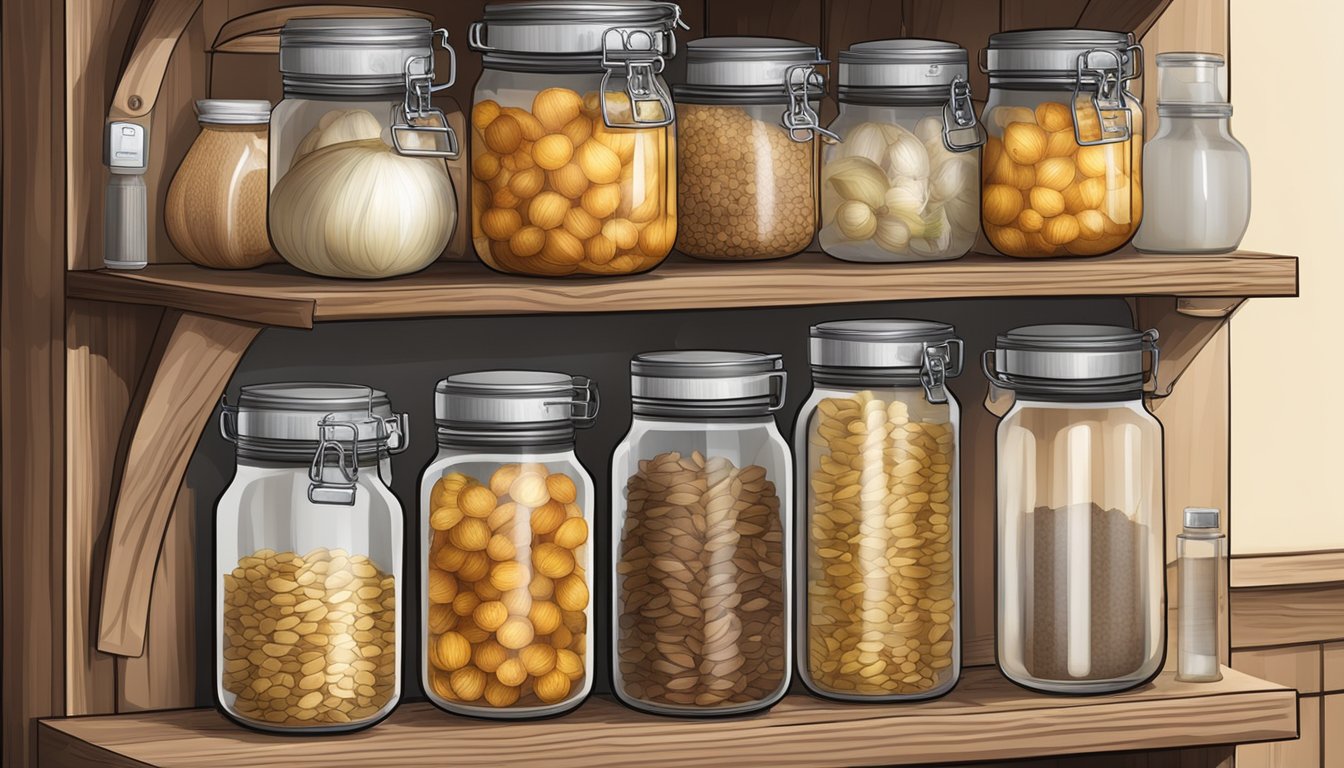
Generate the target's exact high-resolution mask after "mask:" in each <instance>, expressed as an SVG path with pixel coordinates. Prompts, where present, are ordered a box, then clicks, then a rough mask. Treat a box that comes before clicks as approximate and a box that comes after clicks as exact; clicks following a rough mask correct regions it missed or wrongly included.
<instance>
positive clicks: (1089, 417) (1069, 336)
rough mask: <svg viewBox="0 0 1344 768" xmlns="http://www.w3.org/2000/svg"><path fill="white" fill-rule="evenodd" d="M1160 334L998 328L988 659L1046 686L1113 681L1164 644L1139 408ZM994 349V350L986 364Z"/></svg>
mask: <svg viewBox="0 0 1344 768" xmlns="http://www.w3.org/2000/svg"><path fill="white" fill-rule="evenodd" d="M1156 342H1157V333H1156V331H1147V332H1140V331H1135V330H1133V329H1130V328H1123V327H1118V326H1108V325H1037V326H1027V327H1023V328H1017V329H1014V330H1012V331H1009V332H1008V333H1006V334H1003V335H1001V336H999V337H998V342H997V344H996V348H995V349H993V350H990V351H988V352H987V353H986V360H985V371H986V374H987V375H988V376H989V378H990V381H991V382H992V383H993V384H994V385H995V386H998V387H1000V388H1003V389H1006V390H1009V391H1011V392H1012V393H1013V394H1014V395H1015V400H1014V403H1013V405H1012V408H1011V409H1010V410H1009V411H1008V413H1007V414H1006V415H1005V416H1004V417H1003V420H1002V421H1001V422H1000V423H999V428H998V441H997V442H998V449H997V452H998V499H999V500H998V660H999V667H1000V668H1001V669H1002V670H1003V673H1004V675H1006V676H1007V677H1008V678H1009V679H1010V680H1013V681H1015V682H1017V683H1019V684H1021V685H1024V686H1027V687H1029V688H1036V689H1039V690H1043V691H1049V692H1054V693H1104V692H1111V691H1120V690H1124V689H1127V688H1132V687H1134V686H1137V685H1140V684H1142V683H1145V682H1147V681H1148V680H1150V679H1152V677H1153V676H1154V675H1156V674H1157V673H1158V671H1159V670H1160V669H1161V666H1162V659H1163V655H1164V653H1165V652H1166V582H1165V577H1164V574H1165V561H1164V559H1163V547H1164V543H1165V540H1166V533H1165V529H1164V527H1163V519H1162V425H1161V424H1159V423H1158V421H1157V419H1156V418H1154V417H1153V415H1152V414H1151V413H1149V412H1148V410H1147V409H1146V408H1145V407H1144V402H1143V386H1144V380H1145V365H1144V356H1145V353H1148V354H1149V355H1150V356H1151V366H1150V370H1151V371H1152V372H1153V374H1154V375H1155V374H1156V371H1157V363H1158V359H1157V346H1156ZM990 359H992V360H993V362H992V363H990Z"/></svg>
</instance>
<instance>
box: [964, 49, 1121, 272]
mask: <svg viewBox="0 0 1344 768" xmlns="http://www.w3.org/2000/svg"><path fill="white" fill-rule="evenodd" d="M1142 61H1143V49H1142V48H1141V47H1140V46H1139V45H1137V44H1136V43H1135V42H1134V37H1133V36H1132V35H1128V34H1125V33H1121V32H1101V31H1093V30H1085V29H1042V30H1025V31H1020V32H1000V33H999V34H996V35H992V36H991V37H990V38H989V48H988V49H986V51H985V58H984V63H985V71H986V72H987V73H988V74H989V101H988V102H987V103H986V104H985V110H984V117H983V122H984V123H985V127H986V129H987V130H988V132H989V140H988V141H987V142H986V144H985V157H984V163H983V170H982V175H983V179H984V184H983V186H982V189H981V208H980V210H981V219H982V221H983V223H984V228H985V235H986V237H988V238H989V242H990V243H991V244H993V246H994V248H996V249H997V250H998V251H999V253H1002V254H1004V255H1007V256H1017V257H1021V258H1044V257H1051V256H1096V255H1098V254H1103V253H1110V252H1111V251H1114V250H1116V249H1117V248H1119V247H1121V246H1122V245H1124V244H1125V243H1127V242H1129V239H1130V237H1132V236H1133V235H1134V232H1135V231H1136V230H1137V229H1138V226H1139V220H1140V219H1141V218H1142V215H1143V184H1142V178H1141V177H1142V173H1143V171H1142V169H1143V158H1142V154H1141V153H1142V149H1143V108H1142V106H1141V104H1140V102H1139V100H1138V98H1136V97H1135V96H1134V95H1133V94H1132V93H1130V92H1129V87H1128V83H1129V82H1130V81H1131V80H1133V79H1135V78H1137V77H1139V76H1140V74H1141V68H1142Z"/></svg>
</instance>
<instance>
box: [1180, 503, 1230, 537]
mask: <svg viewBox="0 0 1344 768" xmlns="http://www.w3.org/2000/svg"><path fill="white" fill-rule="evenodd" d="M1220 517H1222V513H1221V512H1219V511H1218V510H1217V509H1215V508H1213V507H1186V508H1185V511H1184V513H1183V514H1182V518H1183V519H1182V520H1181V522H1182V523H1184V525H1185V527H1186V528H1195V529H1205V530H1215V531H1216V530H1218V523H1219V518H1220Z"/></svg>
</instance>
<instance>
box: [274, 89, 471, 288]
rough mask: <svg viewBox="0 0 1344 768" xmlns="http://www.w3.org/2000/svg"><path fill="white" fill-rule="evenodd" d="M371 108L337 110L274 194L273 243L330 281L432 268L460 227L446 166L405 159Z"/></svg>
mask: <svg viewBox="0 0 1344 768" xmlns="http://www.w3.org/2000/svg"><path fill="white" fill-rule="evenodd" d="M381 136H382V126H381V125H380V124H379V123H378V120H377V119H376V118H375V117H374V116H373V115H371V114H370V113H368V112H366V111H364V110H362V109H352V110H332V111H331V112H328V113H327V114H325V115H323V117H322V119H321V120H320V121H319V122H318V125H317V127H316V128H314V129H313V130H312V131H311V132H310V133H309V134H308V135H307V136H305V137H304V139H303V140H302V141H301V142H300V143H299V146H298V148H297V149H296V150H295V152H294V157H293V159H292V161H291V164H290V167H289V171H288V172H287V173H285V175H284V176H283V177H282V178H281V179H280V180H279V181H278V182H276V184H275V188H274V190H272V192H271V221H270V226H271V239H272V240H273V241H274V243H275V247H276V249H277V250H278V251H279V252H280V255H281V256H283V257H284V258H285V260H286V261H288V262H289V263H291V264H293V265H294V266H296V267H298V268H299V269H302V270H304V271H306V272H312V273H314V274H318V275H325V276H327V277H357V278H379V277H392V276H394V275H404V274H407V273H409V272H415V271H417V270H420V269H423V268H424V267H426V266H427V265H429V263H430V262H432V261H433V260H434V259H435V258H437V257H438V255H439V254H440V253H442V252H443V249H444V248H445V247H446V246H447V245H448V238H449V237H450V236H451V235H452V233H453V225H454V224H455V223H456V220H457V206H456V204H455V202H454V196H453V185H452V182H451V181H450V180H449V178H448V168H447V166H446V165H445V164H444V162H443V160H441V159H437V158H425V157H405V156H402V155H399V154H397V153H396V152H394V151H393V149H392V147H391V146H389V145H388V144H387V143H386V142H385V141H383V139H382V138H381Z"/></svg>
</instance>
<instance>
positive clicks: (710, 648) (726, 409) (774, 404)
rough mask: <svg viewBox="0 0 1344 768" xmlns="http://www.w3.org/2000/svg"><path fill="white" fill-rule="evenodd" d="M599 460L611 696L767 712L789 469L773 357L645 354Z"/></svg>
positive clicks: (778, 690) (779, 370) (641, 702)
mask: <svg viewBox="0 0 1344 768" xmlns="http://www.w3.org/2000/svg"><path fill="white" fill-rule="evenodd" d="M630 374H631V398H632V409H633V411H634V416H633V419H632V422H631V424H630V431H629V432H628V433H627V434H626V436H625V439H624V440H622V441H621V443H620V445H619V446H617V448H616V452H615V454H614V455H613V456H612V462H611V477H612V481H611V482H612V488H611V506H612V510H611V518H612V534H611V538H612V562H613V563H614V565H615V574H614V575H613V579H612V609H613V617H612V656H613V663H614V670H613V678H612V690H613V691H614V692H615V693H616V695H617V696H618V697H619V698H620V699H621V701H622V702H624V703H626V704H628V705H629V706H631V707H634V708H635V709H640V710H644V711H646V712H654V713H658V714H668V715H683V716H701V715H726V714H742V713H746V712H754V711H758V710H761V709H765V708H767V707H769V706H771V705H772V704H774V703H775V702H777V701H779V699H780V698H781V697H782V696H783V695H784V692H785V691H786V690H787V689H788V686H789V674H790V659H789V647H790V646H789V642H790V641H789V616H790V573H791V570H790V557H791V550H792V547H791V545H790V541H789V538H790V537H789V535H788V531H789V504H790V497H791V492H792V477H793V475H792V463H791V460H790V457H789V449H788V445H787V444H786V443H785V442H784V438H783V437H781V436H780V434H779V429H778V428H777V427H776V426H775V417H774V414H775V412H777V411H778V410H779V409H780V407H781V406H782V405H783V398H784V383H785V381H784V370H783V366H782V363H781V360H780V357H779V355H770V354H760V353H755V352H719V351H709V350H699V351H696V350H688V351H676V352H646V353H643V354H640V355H637V356H635V358H634V360H633V361H632V362H631V364H630Z"/></svg>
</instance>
